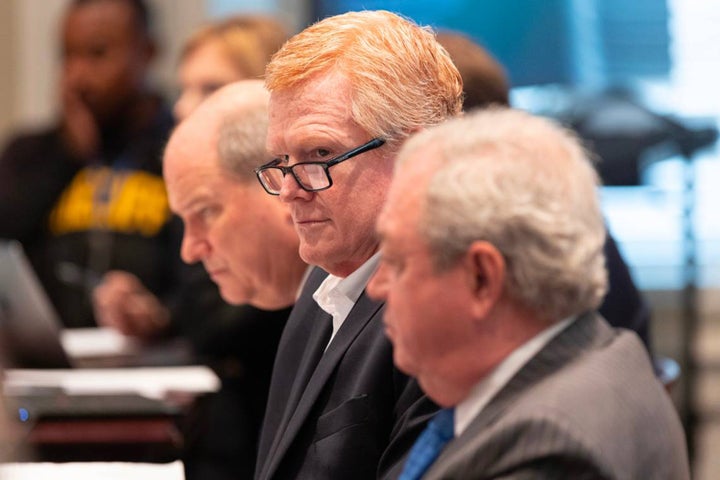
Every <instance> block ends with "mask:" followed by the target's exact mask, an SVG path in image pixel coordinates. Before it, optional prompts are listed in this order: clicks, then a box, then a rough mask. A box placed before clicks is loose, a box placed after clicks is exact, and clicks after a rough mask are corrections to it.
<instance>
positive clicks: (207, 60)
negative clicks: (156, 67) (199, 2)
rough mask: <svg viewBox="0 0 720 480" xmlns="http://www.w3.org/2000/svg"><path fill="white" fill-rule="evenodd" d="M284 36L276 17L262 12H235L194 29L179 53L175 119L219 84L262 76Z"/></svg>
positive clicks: (191, 109)
mask: <svg viewBox="0 0 720 480" xmlns="http://www.w3.org/2000/svg"><path fill="white" fill-rule="evenodd" d="M287 38H288V32H287V29H286V28H285V27H284V26H283V25H282V24H281V23H280V22H279V21H278V20H276V19H274V18H272V17H267V16H262V15H238V16H235V17H230V18H228V19H225V20H221V21H219V22H217V23H212V24H210V25H207V26H206V27H204V28H201V29H200V30H198V31H197V32H196V33H194V34H193V35H192V36H191V37H190V38H189V39H188V40H187V41H186V42H185V46H184V47H183V49H182V52H181V53H180V64H179V67H178V83H179V87H180V96H179V98H178V99H177V101H176V102H175V109H174V113H175V118H177V119H178V120H182V119H183V118H185V117H187V116H188V115H189V114H190V112H192V111H193V110H194V109H195V108H197V106H198V105H199V104H200V102H202V101H203V100H204V99H205V98H206V97H207V96H208V95H210V94H211V93H213V92H214V91H215V90H217V89H219V88H220V87H222V86H223V85H226V84H228V83H231V82H234V81H237V80H242V79H246V78H255V79H259V78H262V76H263V75H264V73H265V65H266V64H267V62H268V61H269V60H270V57H271V56H272V54H273V53H275V52H276V51H277V50H278V49H279V48H280V47H281V46H282V44H283V43H284V42H285V40H287Z"/></svg>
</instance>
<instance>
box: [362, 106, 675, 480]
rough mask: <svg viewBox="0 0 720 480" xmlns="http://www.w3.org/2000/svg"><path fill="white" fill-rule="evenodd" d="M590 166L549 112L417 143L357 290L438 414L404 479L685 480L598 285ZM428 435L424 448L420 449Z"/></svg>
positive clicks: (399, 175)
mask: <svg viewBox="0 0 720 480" xmlns="http://www.w3.org/2000/svg"><path fill="white" fill-rule="evenodd" d="M596 186H597V175H596V173H595V170H594V168H593V165H592V164H591V162H590V161H589V160H588V157H587V155H586V154H585V153H584V151H583V149H582V148H581V147H580V145H579V143H578V141H577V140H576V139H575V137H574V136H573V135H572V134H571V133H570V132H568V131H566V130H564V129H562V128H560V127H558V126H556V125H554V124H552V123H551V122H549V121H548V120H544V119H540V118H538V117H533V116H531V115H529V114H526V113H522V112H520V111H513V110H509V109H490V110H487V111H481V112H476V113H472V114H469V115H467V116H465V117H464V118H456V119H453V120H450V121H448V122H446V123H445V124H443V125H441V126H438V127H432V128H431V129H429V130H427V131H424V132H422V133H419V134H418V135H417V136H415V137H413V138H411V139H410V140H409V141H408V142H407V143H406V144H405V145H404V146H403V148H402V149H401V151H400V153H399V154H398V163H397V168H396V172H395V177H394V179H393V182H392V184H391V187H390V192H389V194H388V200H387V203H386V204H385V206H384V208H383V211H382V213H381V215H380V218H379V221H378V233H379V235H380V238H381V252H382V261H381V264H380V267H379V269H378V271H377V273H376V274H375V276H374V277H373V279H372V280H371V281H370V284H369V285H368V293H369V294H370V295H371V296H373V297H375V298H378V299H382V300H384V301H385V303H386V310H385V316H384V321H385V326H386V332H387V334H388V336H389V338H390V340H391V341H392V343H393V347H394V361H395V363H396V365H397V366H398V367H399V368H400V369H401V370H402V371H404V372H406V373H408V374H409V375H412V376H415V377H417V379H418V381H419V383H420V386H421V387H422V389H423V390H424V391H425V393H427V395H428V396H429V397H430V398H431V399H433V400H434V401H435V402H437V403H438V404H439V405H441V406H442V407H445V408H444V409H443V410H441V411H440V413H438V414H437V415H436V417H435V418H434V419H433V421H431V422H430V424H429V427H428V429H426V431H425V432H424V433H423V434H422V435H421V436H420V437H419V439H418V441H417V442H416V444H415V446H414V447H413V450H412V451H411V453H410V455H409V457H408V460H407V462H406V464H405V467H404V470H403V473H402V475H401V476H400V479H401V480H411V479H416V478H426V479H441V478H443V479H448V478H484V479H485V478H487V479H490V478H503V479H509V478H516V479H520V478H534V479H538V478H540V479H542V478H547V479H549V478H553V479H554V478H608V479H609V478H612V479H620V478H627V479H630V478H653V479H667V480H671V479H673V480H674V479H686V478H689V468H688V459H687V453H686V447H685V440H684V435H683V431H682V427H681V425H680V422H679V420H678V417H677V414H676V412H675V410H674V407H673V404H672V402H671V401H670V398H669V397H668V395H667V394H666V392H665V391H664V390H663V387H662V386H661V385H660V383H659V382H658V381H657V380H656V379H655V376H654V374H653V370H652V366H651V364H650V361H649V359H648V355H647V353H646V351H645V350H644V348H643V346H642V344H641V342H640V340H639V339H638V337H637V336H636V335H635V334H634V333H632V332H629V331H625V330H614V329H612V328H611V327H610V326H609V325H608V324H607V323H606V322H605V320H604V319H603V318H602V317H600V316H599V315H598V314H597V313H595V309H596V308H597V306H598V305H599V304H600V301H601V299H602V297H603V295H604V293H605V290H606V288H607V275H606V272H605V267H604V258H603V242H604V239H605V232H604V227H603V219H602V216H601V212H600V205H599V201H598V196H597V193H596ZM430 443H434V446H433V447H432V448H431V447H430V446H429V444H430Z"/></svg>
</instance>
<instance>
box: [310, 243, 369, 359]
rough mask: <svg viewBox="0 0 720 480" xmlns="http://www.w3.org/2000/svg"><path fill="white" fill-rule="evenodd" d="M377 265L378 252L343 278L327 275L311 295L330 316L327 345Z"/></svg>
mask: <svg viewBox="0 0 720 480" xmlns="http://www.w3.org/2000/svg"><path fill="white" fill-rule="evenodd" d="M379 263H380V252H377V253H375V255H373V256H372V257H370V258H369V259H367V260H366V261H365V263H363V264H362V265H360V267H359V268H358V269H357V270H355V271H354V272H353V273H351V274H350V275H348V276H347V277H345V278H343V277H336V276H335V275H328V276H327V277H326V278H325V280H323V282H322V283H321V284H320V286H319V287H318V288H317V290H315V293H313V299H315V301H316V302H317V304H318V305H319V306H320V308H322V309H323V310H324V311H326V312H327V313H328V314H330V315H332V323H333V329H332V335H331V336H330V341H329V342H328V345H330V342H332V340H333V338H335V334H336V333H337V332H338V330H339V329H340V326H341V325H342V324H343V322H344V321H345V319H346V318H347V316H348V314H349V313H350V310H352V308H353V306H355V302H357V299H358V298H360V294H361V293H362V292H363V290H365V286H366V285H367V283H368V282H369V281H370V277H372V275H373V273H375V270H376V269H377V267H378V264H379ZM325 349H327V346H326V347H325Z"/></svg>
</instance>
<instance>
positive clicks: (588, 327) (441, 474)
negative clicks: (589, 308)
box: [423, 314, 689, 480]
mask: <svg viewBox="0 0 720 480" xmlns="http://www.w3.org/2000/svg"><path fill="white" fill-rule="evenodd" d="M499 478H502V479H531V478H532V479H565V478H572V479H627V480H634V479H653V480H683V479H688V478H689V466H688V458H687V452H686V447H685V438H684V434H683V431H682V426H681V424H680V421H679V419H678V416H677V413H676V412H675V409H674V406H673V404H672V402H671V401H670V398H669V396H668V395H667V393H666V392H665V391H664V389H663V387H662V386H661V385H660V383H659V382H658V381H657V380H656V379H655V377H654V375H653V371H652V367H651V366H650V363H649V360H648V357H647V354H646V353H645V350H644V349H643V347H642V345H641V343H640V341H639V340H638V338H637V336H636V335H635V334H633V333H630V332H623V331H621V330H618V331H615V330H613V329H612V328H610V327H609V326H608V324H607V323H606V322H605V321H604V320H603V319H602V318H601V317H600V316H599V315H596V314H588V315H585V316H583V317H581V318H580V319H578V321H577V322H575V323H574V324H572V325H570V326H569V327H568V328H566V329H565V330H564V331H563V332H561V333H560V334H559V335H558V336H557V337H555V338H554V339H553V340H551V342H550V343H549V344H547V345H546V346H545V347H544V348H543V349H542V350H541V351H540V352H538V354H536V355H535V356H534V357H533V358H532V359H531V360H530V361H529V362H528V363H527V364H526V365H525V366H524V367H523V368H522V369H521V370H520V371H519V372H518V373H517V374H516V375H515V376H514V377H513V378H512V379H511V380H510V382H509V383H508V384H507V385H506V386H505V387H503V388H502V389H501V390H500V392H498V394H497V395H496V396H495V397H494V398H493V399H492V400H491V401H490V403H489V404H488V405H487V406H486V407H485V408H484V409H483V410H482V411H481V412H480V413H479V414H478V416H477V417H476V418H475V419H474V420H473V421H472V422H471V424H470V425H469V427H468V428H467V430H465V431H464V432H463V433H462V435H460V436H459V437H458V438H456V439H454V440H453V441H452V442H451V443H449V444H448V445H447V447H446V448H445V449H444V450H443V451H442V453H441V454H440V456H439V457H438V459H437V460H436V461H435V463H434V464H433V465H432V466H431V467H430V469H429V470H428V471H427V472H426V474H425V476H424V477H423V479H425V480H438V479H448V480H449V479H454V480H457V479H499Z"/></svg>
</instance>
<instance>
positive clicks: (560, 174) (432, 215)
mask: <svg viewBox="0 0 720 480" xmlns="http://www.w3.org/2000/svg"><path fill="white" fill-rule="evenodd" d="M428 148H432V152H436V153H438V154H439V155H440V158H438V159H437V160H438V161H439V162H441V165H442V166H441V167H440V168H439V169H438V170H437V171H436V172H435V173H434V175H433V177H432V179H431V180H430V183H429V186H428V191H427V194H426V197H425V199H424V206H423V208H424V210H423V211H422V214H421V219H420V224H419V225H418V230H419V234H420V236H421V237H422V238H424V239H425V240H426V241H427V242H428V245H429V247H430V250H431V252H432V255H433V257H434V258H433V261H434V266H435V268H436V269H437V270H443V269H446V268H449V267H450V266H451V265H453V264H454V263H455V262H457V260H458V259H459V258H460V257H461V256H462V255H463V254H464V253H465V252H466V251H467V249H468V247H469V246H470V245H471V244H472V242H474V241H476V240H484V241H487V242H489V243H491V244H493V245H494V246H495V247H496V248H497V249H498V250H499V251H500V252H501V253H502V255H503V257H504V259H505V262H506V268H507V270H506V271H507V277H506V284H505V291H506V293H507V294H508V295H509V297H510V298H512V299H513V300H514V301H517V302H518V303H520V304H522V305H524V306H525V307H527V308H530V309H531V310H533V311H535V312H538V313H542V314H543V315H548V316H549V318H552V319H561V318H565V317H567V316H570V315H574V314H578V313H581V312H583V311H586V310H589V309H593V308H596V307H597V306H598V305H599V304H600V302H601V300H602V298H603V296H604V295H605V292H606V291H607V272H606V269H605V258H604V254H603V245H604V242H605V227H604V222H603V218H602V214H601V210H600V205H599V199H598V195H597V186H598V184H599V180H598V176H597V173H596V171H595V169H594V166H593V164H592V161H591V160H590V158H589V155H588V154H587V152H586V151H585V150H584V149H583V147H582V145H581V144H580V142H579V141H578V140H577V137H576V136H575V135H574V134H573V133H572V132H570V131H568V130H566V129H564V128H562V127H560V126H558V125H556V124H554V123H552V122H551V121H549V120H546V119H541V118H539V117H534V116H532V115H529V114H527V113H523V112H520V111H515V110H511V109H505V108H492V109H488V110H485V111H477V112H473V113H470V114H468V115H466V116H464V117H459V118H455V119H452V120H450V121H448V122H446V123H445V124H443V125H440V126H437V127H432V128H431V129H429V130H426V131H424V132H422V133H420V134H418V135H417V136H415V137H413V138H411V139H410V141H409V142H408V143H407V144H406V145H405V147H404V148H403V149H402V150H401V152H400V155H399V159H398V164H399V165H402V163H403V162H405V161H409V158H410V157H415V158H417V157H418V155H420V152H423V151H428ZM410 161H412V160H410Z"/></svg>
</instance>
